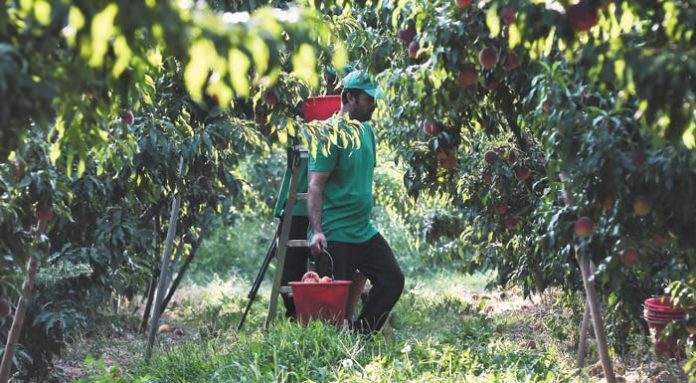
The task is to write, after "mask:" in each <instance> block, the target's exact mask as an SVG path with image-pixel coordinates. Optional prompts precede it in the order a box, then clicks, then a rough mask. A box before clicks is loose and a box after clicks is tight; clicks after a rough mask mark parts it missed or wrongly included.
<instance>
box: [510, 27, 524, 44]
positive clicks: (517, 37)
mask: <svg viewBox="0 0 696 383" xmlns="http://www.w3.org/2000/svg"><path fill="white" fill-rule="evenodd" d="M521 42H522V35H521V34H520V30H519V29H517V26H516V25H515V24H511V25H510V26H508V47H509V48H510V49H512V48H514V47H516V46H517V45H518V44H519V43H521Z"/></svg>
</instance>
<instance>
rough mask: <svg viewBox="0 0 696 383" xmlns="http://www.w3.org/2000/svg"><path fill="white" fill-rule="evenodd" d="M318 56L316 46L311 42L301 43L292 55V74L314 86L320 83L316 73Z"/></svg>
mask: <svg viewBox="0 0 696 383" xmlns="http://www.w3.org/2000/svg"><path fill="white" fill-rule="evenodd" d="M316 66H317V58H316V53H315V52H314V47H312V46H311V45H309V44H306V43H305V44H302V45H300V49H298V50H297V52H295V54H294V55H293V56H292V69H293V71H292V74H294V75H295V76H297V77H298V78H299V79H300V80H302V81H304V82H305V83H307V84H309V85H310V86H311V87H312V88H316V87H317V86H318V85H319V78H318V77H317V75H316Z"/></svg>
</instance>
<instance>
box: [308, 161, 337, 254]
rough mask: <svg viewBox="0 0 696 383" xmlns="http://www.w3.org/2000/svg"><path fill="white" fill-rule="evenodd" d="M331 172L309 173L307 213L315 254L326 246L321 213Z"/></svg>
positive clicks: (311, 246)
mask: <svg viewBox="0 0 696 383" xmlns="http://www.w3.org/2000/svg"><path fill="white" fill-rule="evenodd" d="M330 174H331V173H329V172H311V173H310V175H309V188H308V190H307V193H308V194H309V196H308V198H307V215H308V218H309V226H310V227H311V228H312V242H311V243H310V249H311V251H312V254H314V255H317V254H319V252H320V251H321V249H322V248H324V247H326V238H325V237H324V232H323V230H322V228H321V213H322V205H323V204H324V188H325V187H326V181H327V180H328V179H329V175H330Z"/></svg>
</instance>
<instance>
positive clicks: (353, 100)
mask: <svg viewBox="0 0 696 383" xmlns="http://www.w3.org/2000/svg"><path fill="white" fill-rule="evenodd" d="M346 99H347V100H348V103H349V104H351V103H353V104H354V103H356V102H358V98H357V96H356V95H355V93H353V92H348V93H346Z"/></svg>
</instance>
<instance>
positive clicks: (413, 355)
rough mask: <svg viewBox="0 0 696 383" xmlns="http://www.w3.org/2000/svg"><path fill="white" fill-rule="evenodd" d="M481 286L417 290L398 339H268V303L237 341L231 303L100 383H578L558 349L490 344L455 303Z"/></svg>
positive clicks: (284, 329) (399, 317)
mask: <svg viewBox="0 0 696 383" xmlns="http://www.w3.org/2000/svg"><path fill="white" fill-rule="evenodd" d="M479 278H480V280H479V281H474V282H472V281H468V280H466V279H465V278H463V277H462V276H456V275H454V276H453V275H449V276H447V275H444V274H443V275H436V276H434V277H431V278H424V279H422V280H418V281H412V282H411V283H412V284H411V288H410V289H408V290H407V291H408V292H407V293H405V294H404V296H403V297H402V299H401V301H400V302H399V304H397V306H396V308H395V310H394V312H393V315H392V319H391V323H392V327H393V331H392V334H391V335H389V336H388V337H385V336H383V335H379V336H377V337H375V338H373V339H366V338H364V337H362V336H359V335H355V334H353V333H350V332H345V331H341V330H340V329H337V328H335V327H332V326H325V325H323V324H321V323H318V322H314V323H311V324H310V325H309V326H307V327H305V328H302V327H300V326H298V325H297V324H295V323H292V322H288V321H285V320H280V321H278V322H277V323H276V324H275V325H274V326H273V327H272V328H271V329H270V331H269V332H268V333H264V332H262V331H260V328H261V323H262V318H263V314H264V313H265V310H264V309H265V307H266V303H267V301H266V300H265V299H264V300H263V301H262V302H258V303H257V305H258V306H257V307H258V309H257V310H254V312H253V313H252V316H253V318H252V321H251V325H250V326H248V327H246V329H247V330H246V331H243V332H236V331H235V330H234V326H235V325H236V319H237V318H238V316H239V312H240V310H241V307H242V303H243V299H240V297H229V298H226V299H222V300H221V301H220V302H218V303H217V306H215V305H211V306H207V308H205V309H204V311H205V310H209V311H208V313H207V314H202V313H203V312H204V311H202V312H201V314H199V316H197V317H196V318H195V321H196V322H200V326H201V328H205V327H206V323H208V325H207V326H208V327H211V326H210V323H216V325H215V326H214V328H215V331H207V332H206V335H203V334H201V335H200V336H199V337H197V338H195V339H194V340H192V341H190V342H187V343H184V344H180V345H176V346H173V347H167V350H160V351H159V352H157V353H156V354H155V357H154V359H153V360H152V362H151V363H150V364H149V365H146V364H145V363H142V362H141V363H139V364H137V365H136V366H133V367H132V370H131V371H128V372H126V373H124V375H123V377H121V378H119V379H120V380H103V382H112V381H113V382H141V383H142V382H380V383H381V382H443V383H444V382H448V383H449V382H505V383H508V382H580V381H582V380H580V379H579V378H576V377H574V369H573V368H572V366H571V365H569V363H570V362H569V361H567V360H565V359H564V357H563V356H562V355H561V354H560V352H559V351H558V350H557V349H555V348H554V347H553V346H546V347H540V348H539V349H537V350H530V349H522V348H520V347H519V345H518V344H517V343H516V342H514V341H513V340H506V339H504V338H499V337H494V336H492V334H493V332H494V331H496V327H497V326H498V324H497V322H496V321H495V320H493V319H492V318H491V317H488V316H486V315H484V314H482V313H481V307H480V305H479V304H478V303H476V304H474V303H469V302H467V301H465V300H463V299H462V298H461V294H458V293H459V292H461V290H462V288H463V287H462V286H465V285H467V284H472V287H475V286H480V285H483V284H485V280H486V279H485V278H481V277H479ZM210 307H217V308H216V309H214V310H213V311H210V310H211V309H210ZM105 375H106V374H104V375H101V376H102V377H104V376H105ZM90 379H96V377H95V378H87V379H84V380H82V381H81V382H82V383H87V382H102V381H100V380H90Z"/></svg>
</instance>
